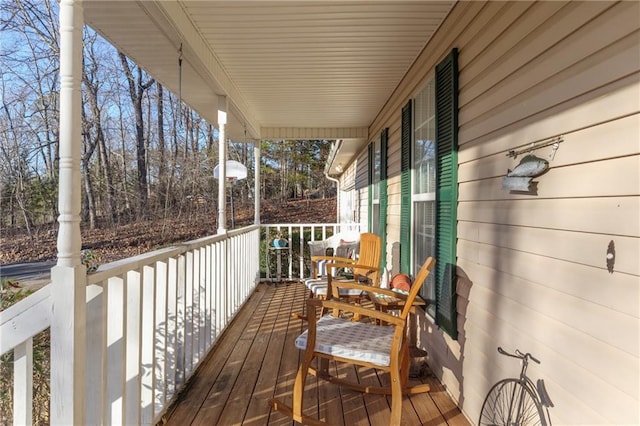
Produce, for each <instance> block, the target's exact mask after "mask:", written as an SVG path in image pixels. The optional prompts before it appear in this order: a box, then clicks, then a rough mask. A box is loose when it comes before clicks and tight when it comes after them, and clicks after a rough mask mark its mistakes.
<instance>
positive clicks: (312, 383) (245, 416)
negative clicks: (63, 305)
mask: <svg viewBox="0 0 640 426" xmlns="http://www.w3.org/2000/svg"><path fill="white" fill-rule="evenodd" d="M305 297H306V291H305V287H304V285H302V284H300V283H291V284H286V285H278V286H273V285H266V284H261V285H259V286H258V288H257V290H256V292H255V293H254V294H253V295H252V296H251V298H250V299H249V300H248V301H247V303H246V305H245V306H244V307H243V309H242V310H241V311H240V312H239V313H238V315H237V317H236V318H235V319H234V321H233V322H232V324H231V325H230V327H229V328H228V329H227V331H226V332H225V333H224V335H223V336H222V337H221V338H220V340H219V342H218V343H217V345H216V347H215V348H214V350H213V351H212V352H211V353H210V354H209V355H208V357H207V359H205V360H204V362H203V363H202V364H201V365H200V367H199V369H198V371H197V373H196V375H195V376H194V377H193V378H192V379H191V381H190V382H189V383H188V385H187V387H186V388H185V390H184V391H183V392H182V393H181V395H180V397H179V400H178V401H177V402H176V403H175V404H174V405H173V406H172V407H171V408H170V409H169V410H168V412H167V413H166V415H165V416H164V418H163V422H162V424H169V425H181V426H182V425H291V424H292V421H291V420H290V419H287V418H286V417H284V416H283V415H282V414H280V413H278V412H275V411H272V410H270V407H269V404H268V401H269V399H271V398H273V397H277V398H280V399H281V400H283V401H284V402H285V403H290V402H291V393H292V387H293V380H294V377H295V374H296V369H297V366H298V357H299V354H300V351H299V350H297V349H296V348H295V347H294V344H293V341H294V339H295V338H296V337H297V336H298V334H300V332H301V331H303V327H304V322H303V321H300V320H296V319H292V318H291V313H292V312H302V310H303V304H304V300H305ZM333 368H336V369H338V370H337V371H338V372H339V373H340V374H344V375H348V376H351V377H356V376H357V377H358V379H359V380H360V381H361V382H371V383H379V381H385V380H388V378H386V377H385V376H384V375H383V374H381V375H380V377H378V375H377V374H376V372H375V371H374V370H372V369H368V368H360V369H356V368H354V367H338V366H336V365H334V366H333ZM418 380H422V381H424V382H426V383H430V385H431V389H432V390H431V392H429V393H427V394H422V395H414V396H411V397H405V398H404V406H403V414H402V420H403V424H406V425H465V426H466V425H469V423H468V421H467V420H466V419H465V417H464V416H463V415H462V414H461V413H460V411H459V410H458V408H457V407H456V405H455V404H454V403H453V401H452V400H451V399H450V398H449V396H448V395H447V393H446V392H445V391H444V390H443V388H442V386H441V384H440V383H439V382H438V381H437V379H436V378H435V377H433V376H430V375H428V377H426V378H423V379H418ZM307 389H308V390H307V392H306V395H308V396H309V397H308V400H307V401H305V407H306V411H307V414H309V415H313V416H316V417H317V418H320V419H322V420H324V421H326V422H328V423H329V424H330V425H349V426H352V425H387V424H388V422H389V410H390V402H391V401H390V398H387V397H386V396H380V395H362V394H360V393H357V392H353V391H349V390H345V389H341V388H339V387H338V386H336V385H333V384H330V383H327V382H324V381H317V380H316V379H315V378H314V377H312V376H309V378H308V380H307Z"/></svg>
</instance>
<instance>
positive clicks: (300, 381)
mask: <svg viewBox="0 0 640 426" xmlns="http://www.w3.org/2000/svg"><path fill="white" fill-rule="evenodd" d="M313 358H314V357H313V352H312V351H305V353H304V356H303V358H302V361H301V362H300V366H299V367H298V373H297V374H296V380H295V382H294V384H293V406H292V411H293V416H292V417H293V420H295V421H297V422H302V418H303V416H302V401H303V399H304V387H305V384H306V383H307V375H308V374H309V367H310V366H311V362H312V361H313Z"/></svg>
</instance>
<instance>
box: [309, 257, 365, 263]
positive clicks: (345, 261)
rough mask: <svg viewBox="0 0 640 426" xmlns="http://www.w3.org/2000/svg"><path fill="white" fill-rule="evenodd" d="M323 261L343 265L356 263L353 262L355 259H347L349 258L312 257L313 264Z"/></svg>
mask: <svg viewBox="0 0 640 426" xmlns="http://www.w3.org/2000/svg"><path fill="white" fill-rule="evenodd" d="M322 260H326V261H329V262H331V263H334V262H342V263H349V264H351V263H354V262H355V260H353V259H349V258H347V257H337V256H311V261H312V262H319V261H322Z"/></svg>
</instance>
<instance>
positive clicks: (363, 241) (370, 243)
mask: <svg viewBox="0 0 640 426" xmlns="http://www.w3.org/2000/svg"><path fill="white" fill-rule="evenodd" d="M381 259H382V238H380V236H379V235H376V234H372V233H370V232H365V233H364V234H360V255H359V256H358V261H357V263H358V264H359V265H366V266H375V267H380V260H381ZM369 271H370V270H369V269H367V268H354V270H353V273H354V274H356V275H365V276H369V278H371V280H372V282H373V284H374V285H375V286H379V285H380V271H376V272H374V273H373V274H370V273H369Z"/></svg>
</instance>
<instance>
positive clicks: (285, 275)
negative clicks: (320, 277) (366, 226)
mask: <svg viewBox="0 0 640 426" xmlns="http://www.w3.org/2000/svg"><path fill="white" fill-rule="evenodd" d="M262 228H263V232H262V238H261V240H262V247H263V248H262V250H261V251H262V253H264V254H265V257H264V258H263V259H264V260H265V264H266V265H265V266H266V267H265V269H266V278H267V279H268V280H272V279H274V278H275V276H276V274H277V262H278V259H277V256H280V262H281V263H280V265H281V267H282V268H283V269H282V270H281V274H282V279H289V280H291V279H303V278H308V277H309V276H310V274H311V270H310V269H311V268H310V257H309V247H308V246H307V242H308V241H319V240H325V239H327V238H328V237H330V236H332V235H334V234H337V233H339V232H346V231H358V232H364V231H361V225H360V224H359V223H322V224H318V223H284V224H283V223H280V224H274V225H262ZM277 236H279V237H281V238H284V239H285V240H287V243H288V244H287V248H286V249H285V250H282V251H280V252H279V253H277V252H275V251H274V250H272V248H271V247H272V246H271V242H272V241H273V239H274V238H276V237H277Z"/></svg>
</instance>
